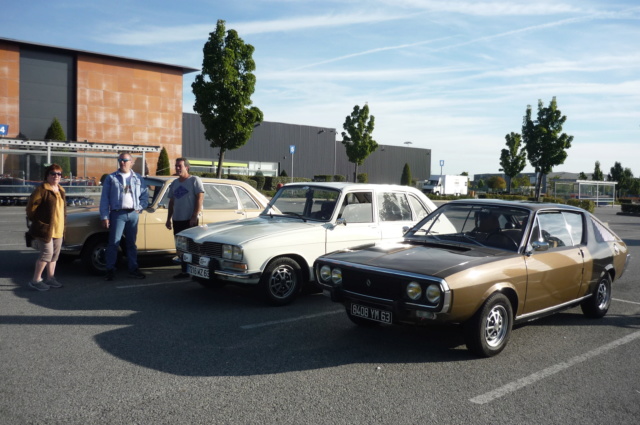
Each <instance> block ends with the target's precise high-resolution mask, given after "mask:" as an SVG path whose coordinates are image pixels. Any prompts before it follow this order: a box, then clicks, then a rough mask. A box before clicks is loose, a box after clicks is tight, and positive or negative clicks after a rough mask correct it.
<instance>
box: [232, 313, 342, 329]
mask: <svg viewBox="0 0 640 425" xmlns="http://www.w3.org/2000/svg"><path fill="white" fill-rule="evenodd" d="M338 313H344V309H340V310H333V311H327V312H325V313H318V314H308V315H305V316H298V317H292V318H290V319H283V320H272V321H270V322H262V323H254V324H252V325H244V326H240V328H241V329H255V328H262V327H264V326H271V325H279V324H281V323H289V322H297V321H298V320H306V319H315V318H316V317H322V316H329V315H331V314H338Z"/></svg>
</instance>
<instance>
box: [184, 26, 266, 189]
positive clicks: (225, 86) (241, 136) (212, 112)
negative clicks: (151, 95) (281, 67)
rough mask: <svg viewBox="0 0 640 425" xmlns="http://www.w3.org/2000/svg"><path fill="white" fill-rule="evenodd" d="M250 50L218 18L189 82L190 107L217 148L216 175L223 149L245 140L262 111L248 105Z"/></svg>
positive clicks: (252, 82)
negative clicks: (198, 67)
mask: <svg viewBox="0 0 640 425" xmlns="http://www.w3.org/2000/svg"><path fill="white" fill-rule="evenodd" d="M253 51H254V48H253V46H252V45H250V44H245V43H244V41H243V40H242V39H241V38H240V37H239V36H238V33H237V32H236V31H235V30H232V29H230V30H229V31H226V33H225V21H223V20H218V24H217V26H216V30H215V32H212V33H210V34H209V40H208V41H207V42H206V43H205V45H204V48H203V54H204V58H203V60H202V73H201V74H198V75H197V76H196V79H195V81H194V82H193V84H191V88H192V90H193V94H194V95H195V98H196V99H195V104H194V107H193V109H194V110H195V111H196V112H197V113H198V114H200V120H201V121H202V124H203V125H204V128H205V132H204V136H205V138H206V139H207V140H209V141H210V142H211V147H214V148H216V147H217V148H220V154H219V156H218V173H217V176H218V177H219V178H220V177H222V163H223V161H224V153H225V151H227V150H233V149H237V148H239V147H241V146H243V145H244V144H245V143H247V140H249V137H251V134H252V133H253V128H254V126H255V124H256V123H259V122H262V119H263V114H262V111H261V110H260V109H258V108H257V107H255V106H251V104H252V102H251V95H252V94H253V92H254V90H255V84H256V77H255V75H254V74H253V71H254V70H255V68H256V65H255V62H254V61H253V58H252V56H253Z"/></svg>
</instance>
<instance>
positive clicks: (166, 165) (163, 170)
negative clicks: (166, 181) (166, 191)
mask: <svg viewBox="0 0 640 425" xmlns="http://www.w3.org/2000/svg"><path fill="white" fill-rule="evenodd" d="M170 175H171V162H170V161H169V154H168V153H167V150H166V149H165V148H164V147H163V148H162V150H161V151H160V155H159V156H158V165H156V176H170Z"/></svg>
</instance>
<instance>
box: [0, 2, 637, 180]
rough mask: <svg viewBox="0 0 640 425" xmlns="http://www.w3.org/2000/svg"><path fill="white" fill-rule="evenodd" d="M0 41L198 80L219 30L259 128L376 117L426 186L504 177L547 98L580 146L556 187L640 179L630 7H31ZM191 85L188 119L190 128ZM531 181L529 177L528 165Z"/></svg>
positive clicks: (12, 6)
mask: <svg viewBox="0 0 640 425" xmlns="http://www.w3.org/2000/svg"><path fill="white" fill-rule="evenodd" d="M6 3H7V4H4V5H3V6H2V14H0V34H1V36H2V37H5V38H11V39H16V40H22V41H28V42H33V43H43V44H48V45H54V46H61V47H67V48H71V49H80V50H88V51H93V52H98V53H104V54H109V55H118V56H125V57H129V58H135V59H142V60H149V61H156V62H162V63H168V64H173V65H180V66H185V67H193V68H197V69H200V68H201V65H202V48H203V46H204V44H205V43H206V41H207V39H208V36H209V33H210V32H212V31H214V30H215V28H216V22H217V21H218V20H219V19H222V20H224V21H225V22H226V24H225V25H226V29H234V30H236V31H237V32H238V34H239V36H240V37H241V38H242V39H243V40H244V42H245V43H248V44H251V45H253V46H254V47H255V52H254V54H253V58H254V60H255V62H256V71H255V75H256V78H257V83H256V90H255V93H254V94H253V96H252V100H253V104H254V105H255V106H257V107H258V108H260V109H261V110H262V112H263V113H264V120H265V121H272V122H282V123H289V124H301V125H310V126H318V127H327V128H328V129H333V128H336V129H337V130H338V133H340V132H341V131H342V130H343V128H342V126H343V124H344V121H345V118H346V116H348V115H350V114H351V111H352V110H353V108H354V106H355V105H358V106H360V107H362V106H364V104H365V103H366V104H368V105H369V109H370V113H371V114H372V115H373V116H374V117H375V129H374V132H373V138H374V139H375V140H376V141H377V142H378V144H384V145H398V146H402V145H404V146H407V147H410V148H428V149H431V153H432V155H431V156H432V164H431V167H432V170H434V172H435V171H439V170H440V161H444V166H443V167H442V171H443V173H444V174H459V173H461V172H468V173H469V174H470V175H474V174H480V173H497V172H498V171H499V168H500V152H501V150H502V149H504V148H506V144H505V143H506V140H505V136H506V135H507V134H509V133H511V132H516V133H520V132H521V129H522V119H523V117H524V115H525V112H526V109H527V106H528V105H531V107H532V108H533V116H534V117H535V116H536V114H537V108H538V102H540V101H541V102H542V103H543V105H544V106H548V105H549V103H550V102H551V100H552V99H553V97H555V98H556V101H557V105H558V108H559V109H560V110H561V111H562V114H563V115H566V117H567V120H566V122H565V124H564V127H563V132H565V133H567V134H569V135H572V136H573V137H574V139H573V142H572V145H571V148H569V149H568V151H567V153H568V157H567V159H566V161H565V163H564V164H562V165H558V166H556V167H555V168H554V170H553V171H564V172H573V173H578V172H581V171H582V172H585V173H591V172H593V170H594V168H595V162H596V161H600V164H601V169H602V170H603V171H604V173H605V175H606V174H607V173H608V172H609V170H610V168H611V167H613V166H614V164H615V162H620V163H621V165H622V166H623V167H624V168H630V169H631V171H632V172H633V173H634V176H636V177H640V164H639V163H638V161H640V143H639V139H640V49H639V48H638V46H639V45H640V4H639V3H638V2H637V0H608V1H597V0H593V1H591V0H557V1H547V0H544V1H536V0H529V1H521V0H496V1H492V0H490V1H482V0H479V1H475V0H467V1H456V0H452V1H437V0H335V1H333V0H326V1H323V0H313V1H311V0H239V1H233V2H232V1H222V0H197V1H191V0H183V1H175V0H173V1H167V0H153V1H148V0H126V1H122V0H110V1H97V0H61V1H60V0H29V1H12V2H6ZM196 75H197V73H196V72H194V73H192V74H187V75H185V77H184V90H183V92H184V96H183V109H184V111H185V112H193V109H192V107H193V101H194V96H193V93H192V92H191V83H192V82H193V80H194V78H195V76H196ZM524 171H525V172H530V171H533V168H532V167H531V166H530V165H529V164H527V167H526V168H525V169H524Z"/></svg>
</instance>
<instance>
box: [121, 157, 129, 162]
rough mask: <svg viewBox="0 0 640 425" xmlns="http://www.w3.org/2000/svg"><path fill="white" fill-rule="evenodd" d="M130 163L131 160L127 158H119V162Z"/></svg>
mask: <svg viewBox="0 0 640 425" xmlns="http://www.w3.org/2000/svg"><path fill="white" fill-rule="evenodd" d="M129 161H131V160H130V159H127V158H118V162H129Z"/></svg>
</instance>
